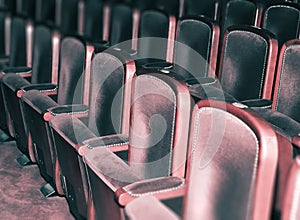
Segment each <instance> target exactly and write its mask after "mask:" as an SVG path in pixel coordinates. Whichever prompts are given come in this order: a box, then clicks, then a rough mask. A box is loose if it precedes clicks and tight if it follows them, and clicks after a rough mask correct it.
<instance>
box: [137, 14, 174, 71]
mask: <svg viewBox="0 0 300 220" xmlns="http://www.w3.org/2000/svg"><path fill="white" fill-rule="evenodd" d="M139 16H140V17H139V20H138V21H139V24H138V28H137V29H136V30H135V32H134V33H133V42H132V48H133V49H134V50H137V55H136V65H137V66H138V67H141V66H142V65H143V64H145V63H151V62H157V61H168V62H170V61H171V60H172V57H173V54H172V48H173V46H174V45H173V44H172V42H173V41H174V38H175V29H176V18H175V17H174V16H169V15H168V14H167V13H165V12H163V11H159V10H145V11H142V12H141V13H140V14H139Z"/></svg>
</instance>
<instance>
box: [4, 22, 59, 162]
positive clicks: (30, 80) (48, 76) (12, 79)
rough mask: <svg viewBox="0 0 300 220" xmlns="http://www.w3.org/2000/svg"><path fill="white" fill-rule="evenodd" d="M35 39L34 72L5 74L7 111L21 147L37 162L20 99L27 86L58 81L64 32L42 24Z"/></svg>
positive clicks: (35, 31) (37, 28)
mask: <svg viewBox="0 0 300 220" xmlns="http://www.w3.org/2000/svg"><path fill="white" fill-rule="evenodd" d="M34 39H35V40H34V43H33V60H32V64H33V65H32V70H31V72H28V70H27V71H25V72H24V73H22V70H21V69H20V73H21V75H22V76H21V75H20V74H14V73H8V74H6V75H4V76H3V77H2V91H3V99H4V101H5V107H6V114H7V115H8V116H9V118H10V120H11V123H12V126H13V131H14V137H15V140H16V142H17V146H18V148H19V149H20V150H21V151H22V152H23V153H24V154H25V155H26V156H27V157H28V158H30V159H31V161H33V162H35V157H34V154H33V152H30V150H32V146H29V144H31V143H30V142H31V141H30V140H28V138H30V137H28V133H27V132H26V131H25V127H24V119H23V116H22V106H21V102H20V101H21V100H20V98H21V96H22V94H23V92H24V91H23V87H26V86H29V85H32V84H38V83H57V75H58V72H57V68H58V65H59V63H58V58H59V47H60V33H59V31H58V30H56V29H55V28H53V27H51V26H46V25H42V24H40V25H36V26H35V30H34ZM25 74H27V77H26V78H24V75H25ZM19 162H20V163H22V162H21V161H19Z"/></svg>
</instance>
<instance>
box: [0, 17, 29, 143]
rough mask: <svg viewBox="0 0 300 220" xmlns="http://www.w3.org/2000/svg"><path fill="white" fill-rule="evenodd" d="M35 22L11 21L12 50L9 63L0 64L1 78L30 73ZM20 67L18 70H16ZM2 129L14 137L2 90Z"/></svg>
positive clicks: (19, 19) (0, 102)
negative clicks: (10, 74) (5, 75)
mask: <svg viewBox="0 0 300 220" xmlns="http://www.w3.org/2000/svg"><path fill="white" fill-rule="evenodd" d="M33 30H34V28H33V22H32V21H31V20H28V19H27V18H26V17H23V16H13V17H12V19H11V34H10V36H11V37H10V49H9V60H8V63H7V62H5V63H1V64H0V66H1V67H0V69H1V73H0V81H1V77H2V76H3V75H4V74H5V73H8V72H15V73H17V72H19V71H20V70H21V71H22V72H24V71H29V70H30V67H31V61H32V42H33ZM14 67H18V68H14ZM25 75H26V74H25ZM0 94H1V95H0V127H1V129H2V130H3V131H5V132H6V133H7V134H9V135H10V136H12V137H13V135H14V134H13V133H14V132H13V130H12V126H11V123H10V120H9V118H7V115H6V113H5V105H4V100H3V96H2V90H0Z"/></svg>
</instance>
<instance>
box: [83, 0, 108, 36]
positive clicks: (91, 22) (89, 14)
mask: <svg viewBox="0 0 300 220" xmlns="http://www.w3.org/2000/svg"><path fill="white" fill-rule="evenodd" d="M83 20H84V21H83V24H84V26H83V30H84V31H83V34H84V35H85V36H87V37H90V38H91V39H94V40H96V41H97V40H98V41H100V40H102V39H103V3H102V2H101V1H96V0H92V1H85V2H84V15H83Z"/></svg>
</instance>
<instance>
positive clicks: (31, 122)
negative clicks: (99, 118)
mask: <svg viewBox="0 0 300 220" xmlns="http://www.w3.org/2000/svg"><path fill="white" fill-rule="evenodd" d="M93 52H94V46H93V45H92V44H90V43H89V42H86V41H84V40H83V39H82V38H80V37H77V36H66V37H64V38H63V39H62V41H61V47H60V58H59V66H60V68H59V75H58V77H59V78H58V82H57V83H58V85H57V86H55V85H52V86H50V87H46V88H45V86H44V84H41V85H33V86H28V87H23V88H22V90H24V92H25V93H24V94H23V95H22V97H21V99H22V101H23V114H24V119H25V124H26V127H27V132H28V134H30V136H31V139H32V146H33V149H32V151H31V152H34V153H35V157H36V161H37V164H38V166H39V168H40V171H41V174H42V175H43V176H44V178H45V179H46V180H47V181H49V183H50V184H51V185H53V186H54V188H56V190H57V191H58V193H60V194H63V192H62V189H61V186H60V182H59V179H58V180H57V179H55V177H56V176H55V174H57V175H59V173H58V170H57V167H55V166H54V165H55V163H54V161H55V160H54V158H55V154H54V151H53V145H52V139H51V133H50V131H49V125H48V120H49V119H50V118H51V117H52V116H53V115H56V114H58V113H59V112H63V111H65V112H72V111H73V112H74V111H75V109H74V108H75V107H74V108H73V107H68V105H71V104H72V105H73V104H74V105H75V104H78V105H77V106H79V110H78V109H77V111H80V113H82V114H85V113H86V111H87V110H86V108H83V107H82V104H87V102H88V95H89V94H88V91H87V90H86V89H87V87H86V86H85V84H86V83H87V82H89V81H88V78H89V71H88V69H89V66H90V62H91V57H92V54H93ZM40 91H41V92H40ZM53 93H55V94H54V95H53ZM47 94H50V95H52V96H51V97H52V98H51V97H50V96H48V95H47ZM62 105H64V106H62ZM66 105H67V106H66ZM56 107H57V108H56ZM49 108H52V111H53V112H50V110H49ZM55 109H56V111H55ZM65 109H67V110H65ZM74 114H75V113H74ZM55 172H56V173H55ZM56 180H57V181H56ZM53 181H56V182H55V185H54V183H53ZM49 187H50V185H49V184H46V185H45V188H42V192H43V190H45V191H46V192H44V195H45V196H49V194H50V195H51V194H52V193H54V191H53V189H51V188H50V189H49ZM48 189H49V191H50V192H47V190H48Z"/></svg>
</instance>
